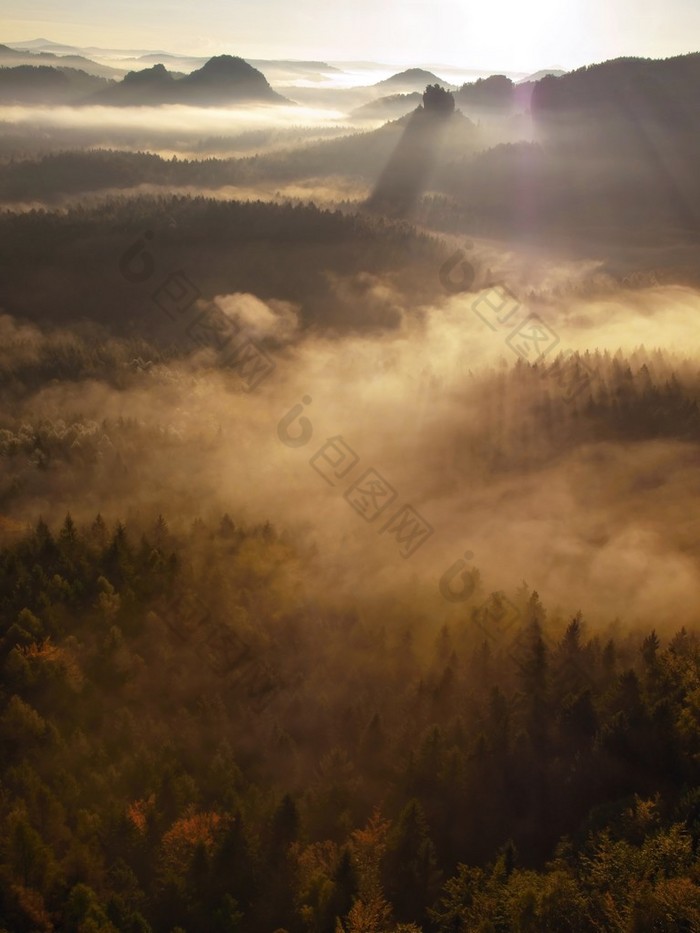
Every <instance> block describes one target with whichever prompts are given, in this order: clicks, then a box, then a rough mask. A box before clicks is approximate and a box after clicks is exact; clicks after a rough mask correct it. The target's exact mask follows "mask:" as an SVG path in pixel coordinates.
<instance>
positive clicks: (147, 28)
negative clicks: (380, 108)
mask: <svg viewBox="0 0 700 933" xmlns="http://www.w3.org/2000/svg"><path fill="white" fill-rule="evenodd" d="M0 23H1V27H2V28H1V30H0V41H2V42H12V41H20V40H26V39H33V38H37V37H39V36H41V37H43V38H47V39H51V40H53V41H57V42H65V43H69V44H70V43H74V44H78V45H97V46H102V47H108V48H115V47H117V48H132V49H133V48H141V49H164V50H166V51H170V50H173V51H178V52H192V53H195V54H215V53H217V52H230V53H232V54H240V55H242V56H244V57H248V58H270V57H286V58H321V59H326V60H327V59H335V60H342V59H352V60H368V59H371V60H375V61H377V60H378V61H384V62H389V63H399V64H401V63H406V64H411V63H423V64H427V63H433V64H437V63H444V64H453V65H458V66H462V67H467V68H485V69H489V70H492V69H493V70H499V69H502V70H510V71H515V70H525V71H532V70H536V69H538V68H541V67H553V66H555V65H561V66H562V67H564V68H571V67H574V66H577V65H582V64H587V63H589V62H596V61H601V60H603V59H606V58H613V57H616V56H619V55H644V56H649V57H665V56H668V55H675V54H679V53H682V52H690V51H697V50H698V49H699V48H700V0H663V2H661V0H528V2H524V0H481V2H472V3H468V2H466V0H296V2H289V0H197V2H192V0H187V2H184V0H62V2H61V3H57V2H56V0H3V2H2V15H1V17H0Z"/></svg>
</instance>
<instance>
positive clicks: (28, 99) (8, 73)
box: [0, 65, 107, 104]
mask: <svg viewBox="0 0 700 933" xmlns="http://www.w3.org/2000/svg"><path fill="white" fill-rule="evenodd" d="M106 85H107V81H106V79H104V78H98V77H96V76H95V75H89V74H86V73H85V72H84V71H78V70H76V69H75V68H52V67H49V66H47V65H37V66H34V65H18V66H16V67H14V68H0V102H2V103H4V104H74V103H77V102H78V101H80V100H82V99H84V98H85V97H86V96H88V95H90V94H94V93H95V92H99V91H101V90H104V89H105V88H106Z"/></svg>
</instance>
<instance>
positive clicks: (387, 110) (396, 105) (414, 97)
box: [350, 91, 422, 120]
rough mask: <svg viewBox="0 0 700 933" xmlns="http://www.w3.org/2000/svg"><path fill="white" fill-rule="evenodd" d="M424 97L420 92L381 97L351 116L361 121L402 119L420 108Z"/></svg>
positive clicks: (358, 109)
mask: <svg viewBox="0 0 700 933" xmlns="http://www.w3.org/2000/svg"><path fill="white" fill-rule="evenodd" d="M421 99H422V95H421V94H420V93H419V92H418V91H414V92H413V93H411V94H389V95H388V96H387V97H380V98H379V99H378V100H371V101H370V102H369V103H368V104H362V106H361V107H356V108H355V110H353V111H352V112H351V114H350V115H351V116H353V117H359V118H360V119H368V120H369V119H380V120H381V119H384V120H391V119H396V118H397V117H402V116H404V114H407V113H410V112H411V110H415V109H416V107H418V106H420V102H421Z"/></svg>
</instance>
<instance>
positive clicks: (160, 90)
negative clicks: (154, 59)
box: [99, 65, 175, 106]
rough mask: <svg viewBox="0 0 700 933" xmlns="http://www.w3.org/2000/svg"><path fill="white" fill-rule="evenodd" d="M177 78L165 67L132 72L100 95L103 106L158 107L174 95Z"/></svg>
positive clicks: (159, 66)
mask: <svg viewBox="0 0 700 933" xmlns="http://www.w3.org/2000/svg"><path fill="white" fill-rule="evenodd" d="M174 84H175V78H174V77H173V75H172V74H171V72H169V71H168V70H167V69H166V67H165V65H153V67H152V68H144V69H143V71H130V72H129V73H128V74H127V75H126V76H125V77H124V79H123V80H122V81H120V82H119V83H118V84H112V85H111V86H110V87H108V88H105V89H104V90H103V91H102V92H101V93H100V94H99V101H100V103H103V104H119V105H123V106H126V105H129V104H131V105H146V104H151V105H157V104H162V103H165V102H166V101H170V99H171V98H173V97H174V96H175V95H174V90H173V87H174Z"/></svg>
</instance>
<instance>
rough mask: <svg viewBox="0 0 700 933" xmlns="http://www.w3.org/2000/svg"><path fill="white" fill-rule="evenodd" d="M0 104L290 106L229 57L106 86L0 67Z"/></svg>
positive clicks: (76, 76) (67, 72)
mask: <svg viewBox="0 0 700 933" xmlns="http://www.w3.org/2000/svg"><path fill="white" fill-rule="evenodd" d="M10 51H12V50H10ZM1 61H2V47H0V63H1ZM57 61H61V59H60V58H58V59H57ZM0 100H2V101H5V102H12V103H36V104H39V103H70V104H106V105H112V106H159V105H161V104H188V105H191V106H198V107H207V106H216V105H218V106H226V105H227V104H234V103H248V102H250V103H276V104H289V103H291V101H289V100H288V99H287V98H285V97H283V96H282V95H281V94H278V93H277V92H276V91H274V90H273V89H272V87H271V86H270V84H269V83H268V81H267V78H266V77H265V75H264V74H262V72H260V71H258V70H257V69H256V68H253V66H252V65H250V64H248V62H246V61H244V60H243V59H242V58H237V57H234V56H232V55H217V56H215V57H214V58H211V59H209V61H207V62H206V63H205V64H204V65H203V66H202V67H201V68H199V69H197V70H196V71H193V72H191V73H190V74H185V75H183V74H180V73H177V72H172V71H168V70H167V68H166V67H165V66H164V65H163V64H160V63H159V64H156V65H153V66H152V67H151V68H144V69H142V70H141V71H130V72H129V73H128V74H126V75H125V76H124V78H123V79H122V80H120V81H114V80H109V81H108V80H106V79H104V78H100V77H97V76H95V75H90V74H88V73H87V72H85V71H83V70H80V69H74V68H64V67H57V66H44V65H17V66H13V67H9V68H2V67H0Z"/></svg>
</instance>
